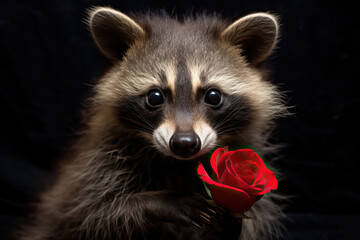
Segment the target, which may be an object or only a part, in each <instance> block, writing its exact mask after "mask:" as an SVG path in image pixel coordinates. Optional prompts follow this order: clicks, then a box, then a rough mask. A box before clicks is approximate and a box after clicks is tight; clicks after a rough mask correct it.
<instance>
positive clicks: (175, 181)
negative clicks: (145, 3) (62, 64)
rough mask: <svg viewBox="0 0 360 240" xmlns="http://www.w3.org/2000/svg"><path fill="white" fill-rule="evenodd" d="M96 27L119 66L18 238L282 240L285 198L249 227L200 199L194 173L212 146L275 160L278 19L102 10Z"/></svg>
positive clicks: (93, 17)
mask: <svg viewBox="0 0 360 240" xmlns="http://www.w3.org/2000/svg"><path fill="white" fill-rule="evenodd" d="M88 24H89V28H90V31H91V34H92V36H93V38H94V40H95V42H96V44H97V46H98V47H99V49H100V51H101V52H102V53H103V54H104V55H105V56H106V57H107V58H108V59H109V60H110V62H111V67H110V68H109V69H108V71H107V72H106V73H105V74H104V75H103V76H102V77H101V79H99V81H98V82H97V84H96V85H95V86H94V91H93V96H92V97H91V99H90V101H89V106H88V108H87V110H86V115H85V122H86V127H85V129H84V130H83V131H82V132H81V133H80V136H79V140H78V141H77V142H76V144H75V147H74V148H75V150H74V151H73V152H72V154H71V156H70V157H68V158H66V159H64V160H63V161H62V162H61V163H60V167H59V170H58V172H57V178H56V180H55V182H54V183H53V184H52V186H51V187H49V189H47V190H46V191H45V192H44V193H42V195H41V197H40V199H41V200H40V202H39V203H38V204H37V207H36V210H35V213H34V215H33V216H32V217H31V219H30V220H29V221H28V222H29V223H28V224H26V225H25V226H22V230H21V231H19V232H18V235H17V239H22V240H45V239H47V240H50V239H52V240H55V239H56V240H62V239H66V240H71V239H86V240H92V239H104V240H105V239H257V240H258V239H266V238H270V237H271V236H273V237H274V236H275V237H278V235H277V234H279V228H280V223H279V218H280V217H281V216H282V215H283V213H282V210H281V207H280V206H279V205H278V204H277V203H276V199H278V198H279V196H277V195H276V194H274V193H269V194H267V195H265V196H264V197H263V198H262V199H260V200H258V201H257V202H256V203H255V205H254V206H253V207H252V208H251V209H250V210H249V211H248V212H247V213H246V214H247V215H249V216H250V217H251V218H252V219H244V220H242V221H241V220H238V219H235V218H234V217H232V215H231V214H230V213H229V212H228V211H227V210H225V209H222V208H221V207H214V206H211V205H209V204H208V203H207V202H206V201H205V200H204V197H206V193H205V191H204V187H203V184H202V182H201V180H200V179H199V177H198V175H197V173H196V167H197V165H198V164H199V162H206V161H207V159H208V156H207V154H208V153H209V151H210V150H211V149H213V148H214V147H216V146H234V145H242V144H245V145H249V146H251V147H253V148H254V149H256V151H258V152H261V153H262V154H267V153H269V151H271V150H272V148H271V146H270V145H269V144H268V142H267V140H268V136H269V132H270V131H271V129H272V128H273V127H272V126H273V123H274V119H276V118H277V117H279V116H282V115H284V114H285V113H286V107H285V106H284V104H283V100H282V96H281V93H280V92H279V91H278V90H277V88H276V87H275V86H273V85H272V84H271V83H270V82H268V81H266V79H265V78H266V75H267V73H266V70H265V69H264V61H265V60H266V59H267V57H268V56H269V55H270V54H271V53H272V51H273V49H274V48H275V45H276V42H277V38H278V31H279V24H278V21H277V17H276V16H274V15H272V14H269V13H253V14H250V15H247V16H245V17H242V18H240V19H238V20H237V21H235V22H227V21H225V20H221V19H220V18H219V17H218V16H216V15H207V14H200V15H198V16H196V17H194V16H192V17H184V19H181V20H179V19H176V18H173V17H171V16H168V15H167V14H165V13H160V14H151V13H146V14H133V15H131V17H129V16H127V15H125V14H124V13H122V12H120V11H117V10H115V9H112V8H109V7H96V8H93V9H91V11H89V19H88Z"/></svg>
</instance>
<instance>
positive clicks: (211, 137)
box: [194, 120, 217, 154]
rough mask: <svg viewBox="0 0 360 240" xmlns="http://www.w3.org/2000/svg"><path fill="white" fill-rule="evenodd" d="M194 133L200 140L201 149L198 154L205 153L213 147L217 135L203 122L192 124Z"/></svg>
mask: <svg viewBox="0 0 360 240" xmlns="http://www.w3.org/2000/svg"><path fill="white" fill-rule="evenodd" d="M194 131H195V133H196V134H197V135H198V136H199V138H200V140H201V149H200V152H199V154H204V153H207V152H208V151H209V150H210V149H212V148H213V147H214V146H215V144H216V140H217V134H216V132H215V131H214V130H213V129H212V128H211V127H210V126H209V124H207V123H206V122H205V121H203V120H197V121H196V122H195V123H194Z"/></svg>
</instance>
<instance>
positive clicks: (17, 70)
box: [0, 0, 360, 239]
mask: <svg viewBox="0 0 360 240" xmlns="http://www.w3.org/2000/svg"><path fill="white" fill-rule="evenodd" d="M330 2H333V3H330ZM93 5H110V6H112V7H115V8H118V9H119V10H121V11H124V12H125V13H126V12H129V11H134V10H144V9H145V10H148V9H150V10H152V9H165V10H167V11H168V12H171V13H176V14H178V15H181V14H182V13H185V12H188V11H193V12H195V13H196V12H199V11H202V10H203V9H206V10H208V11H210V12H213V11H216V12H220V13H221V14H222V16H224V17H228V18H231V19H234V20H235V19H236V18H237V17H240V16H243V15H245V14H248V13H252V12H256V11H271V12H273V13H276V14H278V15H279V16H280V18H281V23H282V26H281V30H282V37H281V40H280V42H279V45H278V46H279V48H278V49H277V50H276V53H275V54H274V55H273V56H272V58H271V59H270V61H269V64H270V66H271V69H272V73H271V79H270V80H271V81H272V82H274V83H275V84H278V85H279V86H280V89H281V90H282V91H286V95H287V98H288V105H289V106H294V107H293V108H292V109H291V112H293V113H294V115H293V116H291V117H289V118H287V119H282V120H280V121H279V125H278V128H277V130H276V131H275V135H274V138H273V141H274V142H281V143H285V144H286V145H287V146H286V147H285V148H284V149H283V150H282V151H281V155H282V158H281V159H280V160H279V162H278V165H279V166H280V168H281V169H282V170H283V172H284V177H285V178H284V179H283V181H282V182H281V183H280V187H279V191H280V192H283V193H285V194H288V195H292V196H294V197H293V199H292V204H291V205H290V206H289V207H288V209H287V214H288V215H289V217H290V220H289V221H287V222H286V225H287V226H288V229H289V233H288V235H287V237H286V239H305V238H306V239H352V238H355V235H354V234H355V230H356V229H355V226H356V224H358V222H359V220H360V218H359V213H360V210H359V209H360V208H356V206H357V204H358V203H359V200H360V191H359V187H358V182H357V181H358V179H359V174H358V170H357V169H356V167H355V163H356V162H358V160H359V159H358V157H357V154H356V150H357V142H356V140H355V139H356V137H357V136H356V134H355V130H357V125H355V123H357V122H358V121H359V117H358V116H359V115H358V114H356V110H358V109H359V107H358V106H359V104H358V103H359V101H358V96H357V92H356V91H355V90H356V89H355V86H354V82H355V78H358V71H357V67H359V66H360V65H359V63H360V61H359V58H358V54H359V43H358V39H359V30H360V28H359V25H360V24H359V21H358V19H357V18H358V17H357V16H356V15H355V14H353V12H355V11H352V9H354V7H353V6H348V5H346V3H345V2H339V1H336V2H335V1H329V2H326V1H289V0H280V1H250V0H249V1H216V0H214V1H196V2H193V1H185V0H182V1H166V0H158V1H119V0H118V1H86V0H82V1H74V0H52V1H25V0H24V1H13V0H8V1H4V0H2V1H1V2H0V221H1V233H0V234H1V235H0V238H1V237H3V236H4V235H3V234H4V232H5V231H6V230H7V229H8V228H9V226H12V225H13V224H14V222H16V220H17V219H19V218H20V217H21V216H22V215H23V214H24V212H25V211H26V210H27V207H26V205H25V203H26V202H27V201H28V199H29V197H30V196H31V194H33V193H35V192H36V191H38V190H40V189H41V187H42V186H43V185H44V183H46V176H49V174H50V171H49V170H50V169H51V168H52V167H53V166H55V165H54V162H55V161H56V159H57V158H58V157H59V156H61V154H62V153H63V152H64V149H65V148H66V143H67V142H68V141H69V140H70V139H71V136H72V135H73V132H74V130H75V129H77V128H78V127H79V120H80V114H79V110H80V109H81V106H82V102H83V100H84V98H85V97H86V96H87V94H88V92H89V90H90V88H91V87H90V85H91V83H93V81H94V79H96V77H98V76H99V75H100V74H101V71H102V69H103V67H104V66H105V65H106V61H105V59H104V57H103V56H101V54H100V53H99V51H98V50H97V49H96V47H95V44H94V43H93V42H92V39H91V38H90V34H89V32H88V31H87V26H86V24H85V23H84V19H85V17H86V9H87V8H89V7H90V6H93Z"/></svg>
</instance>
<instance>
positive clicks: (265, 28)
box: [221, 13, 279, 65]
mask: <svg viewBox="0 0 360 240" xmlns="http://www.w3.org/2000/svg"><path fill="white" fill-rule="evenodd" d="M278 29H279V25H278V22H277V19H276V17H275V16H273V15H271V14H268V13H253V14H249V15H247V16H245V17H242V18H240V19H238V20H237V21H235V22H234V23H232V24H230V25H229V26H228V27H227V28H226V29H225V30H224V31H223V32H222V33H221V37H222V38H223V39H224V40H226V41H228V42H230V43H231V44H233V45H236V46H238V47H239V48H240V49H241V50H242V53H243V55H244V56H245V57H246V59H247V60H248V61H249V62H250V63H251V64H253V65H257V64H259V63H261V62H262V61H264V60H265V59H266V58H267V57H268V56H269V55H270V54H271V52H272V50H273V49H274V47H275V44H276V41H277V37H278Z"/></svg>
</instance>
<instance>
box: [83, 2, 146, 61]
mask: <svg viewBox="0 0 360 240" xmlns="http://www.w3.org/2000/svg"><path fill="white" fill-rule="evenodd" d="M88 24H89V27H90V31H91V34H92V36H93V38H94V40H95V42H96V44H97V46H98V47H99V49H100V51H101V52H102V53H103V54H104V55H105V56H106V57H107V58H109V59H111V60H119V59H121V58H122V56H123V55H124V52H125V51H126V50H127V49H128V48H129V46H130V45H131V44H133V43H134V41H135V40H137V39H140V38H142V37H144V36H145V31H144V30H143V29H142V27H140V26H139V25H138V24H137V23H136V22H135V21H134V20H132V19H131V18H130V17H128V16H126V15H125V14H123V13H121V12H119V11H116V10H114V9H112V8H107V7H97V8H94V9H91V10H90V11H89V20H88Z"/></svg>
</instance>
